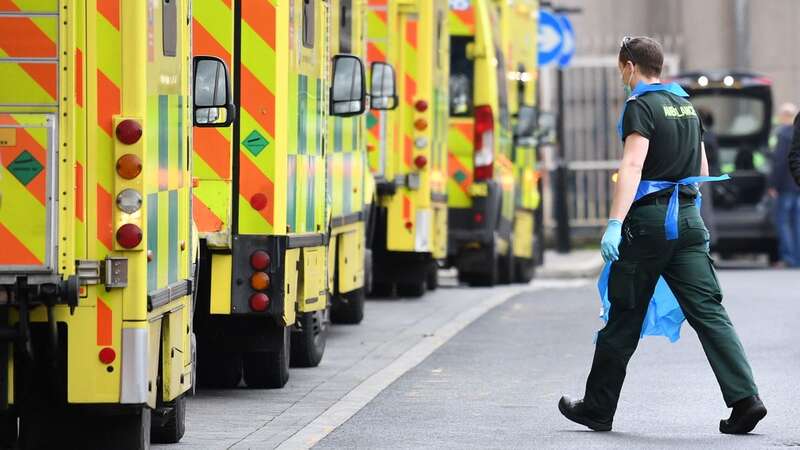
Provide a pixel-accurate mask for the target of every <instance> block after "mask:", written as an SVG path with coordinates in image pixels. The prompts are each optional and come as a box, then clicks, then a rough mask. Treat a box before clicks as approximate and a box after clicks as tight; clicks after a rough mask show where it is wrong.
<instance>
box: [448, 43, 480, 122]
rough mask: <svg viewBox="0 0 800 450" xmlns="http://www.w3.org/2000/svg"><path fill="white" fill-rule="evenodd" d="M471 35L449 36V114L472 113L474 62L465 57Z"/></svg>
mask: <svg viewBox="0 0 800 450" xmlns="http://www.w3.org/2000/svg"><path fill="white" fill-rule="evenodd" d="M472 41H473V38H472V36H451V37H450V115H451V116H471V115H472V80H473V77H474V74H475V63H474V62H473V61H472V60H470V59H468V58H467V45H468V44H470V43H471V42H472Z"/></svg>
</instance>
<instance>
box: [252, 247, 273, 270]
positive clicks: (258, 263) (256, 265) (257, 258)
mask: <svg viewBox="0 0 800 450" xmlns="http://www.w3.org/2000/svg"><path fill="white" fill-rule="evenodd" d="M270 262H271V259H270V257H269V253H267V252H265V251H264V250H256V251H254V252H253V253H252V254H250V267H252V268H253V270H266V269H267V267H269V264H270Z"/></svg>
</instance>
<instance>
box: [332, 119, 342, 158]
mask: <svg viewBox="0 0 800 450" xmlns="http://www.w3.org/2000/svg"><path fill="white" fill-rule="evenodd" d="M333 151H334V152H340V151H342V118H341V117H339V116H336V117H335V118H334V119H333Z"/></svg>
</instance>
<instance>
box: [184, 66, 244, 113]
mask: <svg viewBox="0 0 800 450" xmlns="http://www.w3.org/2000/svg"><path fill="white" fill-rule="evenodd" d="M228 78H229V76H228V68H227V67H226V66H225V63H224V62H223V61H222V60H221V59H219V58H217V57H214V56H195V57H194V125H195V126H197V127H228V126H230V125H231V124H232V123H233V121H234V119H236V107H235V106H234V105H233V98H232V96H231V89H230V83H229V82H228Z"/></svg>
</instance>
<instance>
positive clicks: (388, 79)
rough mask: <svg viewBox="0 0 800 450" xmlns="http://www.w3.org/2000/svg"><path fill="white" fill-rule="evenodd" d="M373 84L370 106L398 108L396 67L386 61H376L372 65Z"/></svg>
mask: <svg viewBox="0 0 800 450" xmlns="http://www.w3.org/2000/svg"><path fill="white" fill-rule="evenodd" d="M370 72H371V73H372V85H371V86H370V90H369V103H370V108H372V109H375V110H390V109H395V108H397V88H396V84H397V83H396V81H397V80H396V77H395V73H394V67H392V65H391V64H387V63H385V62H374V63H372V66H370Z"/></svg>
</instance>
